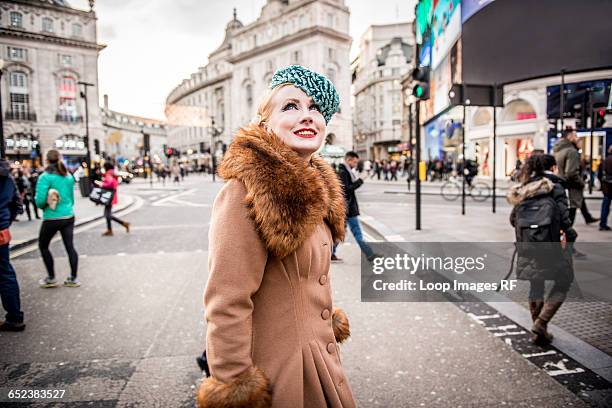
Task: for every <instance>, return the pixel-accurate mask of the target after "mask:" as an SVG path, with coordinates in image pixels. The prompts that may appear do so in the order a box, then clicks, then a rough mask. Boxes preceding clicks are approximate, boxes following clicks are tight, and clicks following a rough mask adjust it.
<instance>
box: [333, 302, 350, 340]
mask: <svg viewBox="0 0 612 408" xmlns="http://www.w3.org/2000/svg"><path fill="white" fill-rule="evenodd" d="M332 327H333V328H334V337H336V343H342V342H344V341H345V340H346V339H348V338H349V336H350V335H351V329H350V328H349V321H348V317H346V313H344V311H343V310H342V309H334V314H333V315H332Z"/></svg>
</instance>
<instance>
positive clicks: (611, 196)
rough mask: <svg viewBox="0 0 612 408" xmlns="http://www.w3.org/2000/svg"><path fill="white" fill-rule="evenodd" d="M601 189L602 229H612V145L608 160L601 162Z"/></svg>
mask: <svg viewBox="0 0 612 408" xmlns="http://www.w3.org/2000/svg"><path fill="white" fill-rule="evenodd" d="M601 170H603V171H600V172H599V174H600V175H601V191H602V193H603V200H602V201H601V217H600V219H599V230H600V231H611V230H612V228H610V226H609V225H608V215H610V202H612V145H610V146H609V147H608V155H607V156H606V160H605V161H604V162H602V164H601Z"/></svg>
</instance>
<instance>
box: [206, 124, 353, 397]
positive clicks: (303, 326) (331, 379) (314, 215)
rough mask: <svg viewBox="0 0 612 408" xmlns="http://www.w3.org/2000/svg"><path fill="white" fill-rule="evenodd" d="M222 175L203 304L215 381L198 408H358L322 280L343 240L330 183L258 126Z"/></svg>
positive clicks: (242, 139) (342, 322)
mask: <svg viewBox="0 0 612 408" xmlns="http://www.w3.org/2000/svg"><path fill="white" fill-rule="evenodd" d="M219 174H220V175H221V176H222V177H223V178H224V179H225V180H226V184H225V186H224V187H223V188H222V190H221V191H220V192H219V194H218V196H217V198H216V199H215V202H214V205H213V210H212V218H211V225H210V231H209V271H210V273H209V278H208V283H207V285H206V290H205V294H204V306H205V314H206V322H207V335H206V347H207V348H206V350H207V356H208V363H209V367H210V372H211V377H209V378H207V379H205V380H204V381H203V382H202V384H201V385H200V387H199V389H198V405H199V406H200V407H202V408H205V407H275V408H285V407H291V408H322V407H323V408H324V407H334V408H350V407H354V406H355V401H354V399H353V395H352V391H351V388H350V386H349V384H348V381H347V379H346V377H345V375H344V373H343V370H342V365H341V362H340V355H339V349H338V346H337V344H338V343H340V342H342V341H344V340H345V339H346V338H347V337H348V336H349V327H348V319H347V317H346V315H345V314H344V313H343V312H342V311H341V310H339V309H333V306H332V290H331V287H330V278H329V267H330V258H331V250H332V245H333V244H334V241H337V240H342V239H343V238H344V223H345V203H344V196H343V193H342V190H341V188H340V185H339V181H338V178H337V177H336V174H335V173H334V171H333V170H332V169H331V167H330V166H329V165H328V164H327V163H326V162H325V161H324V160H322V159H321V158H318V157H316V156H313V157H312V159H311V160H310V162H309V163H308V162H306V161H304V160H303V159H301V158H300V157H299V156H298V155H297V154H296V153H295V152H294V151H293V150H291V149H290V148H289V147H287V146H286V145H285V144H284V143H283V142H282V141H281V140H280V139H279V138H278V137H277V136H275V135H274V134H272V133H269V132H267V131H266V130H264V128H262V127H260V126H250V127H247V128H243V129H241V130H239V131H238V133H237V135H236V137H235V139H234V141H233V142H232V144H231V145H230V147H229V149H228V152H227V153H226V155H225V157H224V159H223V163H222V165H221V166H220V169H219Z"/></svg>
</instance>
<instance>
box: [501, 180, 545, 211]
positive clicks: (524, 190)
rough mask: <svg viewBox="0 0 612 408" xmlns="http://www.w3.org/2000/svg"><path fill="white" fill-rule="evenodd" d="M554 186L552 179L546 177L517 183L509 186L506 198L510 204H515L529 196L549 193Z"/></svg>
mask: <svg viewBox="0 0 612 408" xmlns="http://www.w3.org/2000/svg"><path fill="white" fill-rule="evenodd" d="M553 188H554V184H553V182H552V181H550V180H549V179H547V178H546V177H542V178H539V179H535V180H531V181H529V182H527V183H525V184H517V185H515V186H512V187H510V190H508V194H507V195H506V199H507V200H508V202H509V203H510V204H512V205H517V204H519V203H521V202H523V201H525V200H527V199H529V198H533V197H535V196H539V195H543V194H549V193H550V192H551V191H552V190H553Z"/></svg>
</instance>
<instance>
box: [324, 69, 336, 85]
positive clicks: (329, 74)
mask: <svg viewBox="0 0 612 408" xmlns="http://www.w3.org/2000/svg"><path fill="white" fill-rule="evenodd" d="M325 76H327V79H329V80H330V81H331V83H332V84H334V85H336V70H335V69H333V68H329V69H328V70H327V72H326V73H325Z"/></svg>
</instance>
